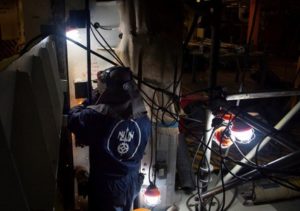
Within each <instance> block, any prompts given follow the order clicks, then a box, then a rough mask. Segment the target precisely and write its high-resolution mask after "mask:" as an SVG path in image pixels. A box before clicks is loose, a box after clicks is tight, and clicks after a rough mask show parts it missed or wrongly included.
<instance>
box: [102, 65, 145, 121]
mask: <svg viewBox="0 0 300 211" xmlns="http://www.w3.org/2000/svg"><path fill="white" fill-rule="evenodd" d="M97 79H98V91H99V93H100V98H99V102H98V103H99V104H107V105H110V106H121V107H122V106H123V107H124V109H125V107H128V106H126V105H129V106H131V107H132V109H131V110H132V114H133V116H135V115H136V114H137V113H143V112H145V111H146V109H145V107H144V102H143V99H142V97H141V95H140V93H139V90H138V87H137V85H136V83H135V81H134V79H133V76H132V71H131V70H130V69H129V68H127V67H120V66H113V67H110V68H108V69H106V70H104V71H99V72H98V73H97Z"/></svg>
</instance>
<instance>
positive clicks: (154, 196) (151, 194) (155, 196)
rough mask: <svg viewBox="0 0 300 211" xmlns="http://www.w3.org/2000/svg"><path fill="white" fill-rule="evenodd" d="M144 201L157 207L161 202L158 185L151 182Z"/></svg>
mask: <svg viewBox="0 0 300 211" xmlns="http://www.w3.org/2000/svg"><path fill="white" fill-rule="evenodd" d="M144 201H145V204H146V205H147V206H150V207H155V206H157V205H158V204H159V203H160V192H159V190H158V188H157V187H156V185H155V184H154V183H152V182H150V185H149V186H148V187H147V189H146V191H145V193H144Z"/></svg>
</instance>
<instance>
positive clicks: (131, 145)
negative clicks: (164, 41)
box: [68, 66, 151, 211]
mask: <svg viewBox="0 0 300 211" xmlns="http://www.w3.org/2000/svg"><path fill="white" fill-rule="evenodd" d="M97 80H98V89H97V92H98V93H96V95H94V96H96V97H94V99H93V100H92V101H93V102H88V100H87V101H86V102H85V103H83V104H82V105H78V106H75V107H74V108H72V109H71V111H70V113H69V114H70V115H69V119H68V124H69V125H68V126H69V129H70V130H71V132H73V133H74V134H75V138H76V143H77V145H80V146H89V158H90V173H89V182H88V184H89V188H88V206H89V210H93V211H94V210H95V211H101V210H103V211H129V210H131V208H132V203H133V201H134V198H135V197H136V196H137V194H138V192H139V191H140V188H141V185H142V183H143V179H144V177H143V175H142V174H141V173H139V167H140V161H141V159H142V157H143V154H144V150H145V147H146V144H147V141H148V139H149V136H150V133H151V122H150V120H149V118H148V116H147V112H146V109H145V106H144V102H143V99H142V97H141V94H140V93H139V90H138V88H137V85H136V84H135V81H134V80H133V78H132V72H131V70H130V69H129V68H125V67H118V66H114V67H111V68H108V69H106V70H104V71H101V72H98V74H97ZM97 98H98V99H97Z"/></svg>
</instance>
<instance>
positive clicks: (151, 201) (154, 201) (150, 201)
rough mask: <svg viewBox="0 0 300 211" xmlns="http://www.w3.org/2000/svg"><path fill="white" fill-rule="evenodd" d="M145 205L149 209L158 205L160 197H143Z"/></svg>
mask: <svg viewBox="0 0 300 211" xmlns="http://www.w3.org/2000/svg"><path fill="white" fill-rule="evenodd" d="M144 197H145V204H146V205H148V206H150V207H155V206H157V205H158V204H159V203H160V196H147V195H145V196H144Z"/></svg>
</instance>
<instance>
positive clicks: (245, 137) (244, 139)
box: [231, 128, 254, 144]
mask: <svg viewBox="0 0 300 211" xmlns="http://www.w3.org/2000/svg"><path fill="white" fill-rule="evenodd" d="M231 135H232V136H233V137H232V138H234V140H235V141H236V142H239V143H241V144H248V143H250V142H251V141H252V140H253V139H254V131H253V129H252V128H250V129H249V130H243V131H233V130H231Z"/></svg>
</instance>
